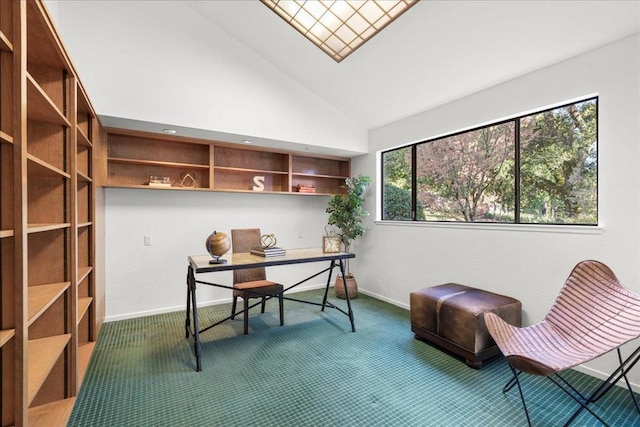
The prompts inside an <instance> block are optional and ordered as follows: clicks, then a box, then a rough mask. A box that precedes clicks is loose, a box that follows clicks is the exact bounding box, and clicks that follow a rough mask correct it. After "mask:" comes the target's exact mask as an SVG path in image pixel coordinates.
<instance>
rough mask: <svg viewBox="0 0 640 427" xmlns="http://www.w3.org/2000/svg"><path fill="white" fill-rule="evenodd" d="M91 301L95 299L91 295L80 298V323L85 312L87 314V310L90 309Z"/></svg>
mask: <svg viewBox="0 0 640 427" xmlns="http://www.w3.org/2000/svg"><path fill="white" fill-rule="evenodd" d="M91 301H93V298H91V297H81V298H78V322H77V323H78V324H79V323H80V322H81V321H82V318H83V317H84V316H85V314H87V311H89V307H90V306H91Z"/></svg>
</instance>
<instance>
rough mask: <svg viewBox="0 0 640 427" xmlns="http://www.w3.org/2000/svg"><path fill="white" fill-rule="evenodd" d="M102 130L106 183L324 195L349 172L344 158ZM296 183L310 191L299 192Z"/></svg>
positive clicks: (333, 191)
mask: <svg viewBox="0 0 640 427" xmlns="http://www.w3.org/2000/svg"><path fill="white" fill-rule="evenodd" d="M106 131H107V134H108V137H107V150H108V154H107V159H106V161H107V171H108V178H107V183H106V185H107V186H109V187H124V188H154V189H158V188H159V189H172V190H176V189H178V190H185V189H186V190H203V191H231V192H262V193H274V194H301V195H305V196H308V195H325V196H326V195H331V194H336V193H340V192H343V191H344V189H343V185H344V180H345V178H348V177H349V176H350V172H351V161H350V159H348V158H344V157H336V156H322V155H310V154H303V153H297V152H291V151H279V150H274V149H266V148H261V147H246V146H239V145H238V144H231V143H226V142H216V141H210V140H200V139H194V138H186V137H179V136H175V135H172V136H169V135H160V134H155V133H149V132H139V131H131V130H124V129H107V130H106ZM185 174H189V176H190V177H192V178H193V179H194V180H195V183H196V185H195V187H191V186H189V185H187V186H183V185H181V183H182V182H183V178H184V176H185ZM150 176H160V177H168V178H169V180H170V181H171V186H169V187H155V186H150V185H149V177H150ZM256 177H259V178H258V181H259V182H260V184H259V185H257V183H256ZM187 182H188V183H191V182H192V181H191V180H188V181H187ZM299 185H306V186H309V187H312V188H314V189H315V192H314V193H301V192H299V191H298V188H299V187H298V186H299ZM258 188H259V189H258Z"/></svg>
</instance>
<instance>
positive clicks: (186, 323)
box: [184, 266, 193, 338]
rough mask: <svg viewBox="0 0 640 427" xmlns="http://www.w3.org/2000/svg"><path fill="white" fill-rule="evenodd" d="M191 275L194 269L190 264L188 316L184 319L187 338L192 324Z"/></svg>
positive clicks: (188, 271)
mask: <svg viewBox="0 0 640 427" xmlns="http://www.w3.org/2000/svg"><path fill="white" fill-rule="evenodd" d="M191 275H193V270H192V269H191V266H189V268H188V269H187V316H186V318H185V320H184V329H185V338H189V326H190V324H191V285H190V277H191Z"/></svg>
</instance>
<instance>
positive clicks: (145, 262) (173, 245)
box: [105, 188, 337, 321]
mask: <svg viewBox="0 0 640 427" xmlns="http://www.w3.org/2000/svg"><path fill="white" fill-rule="evenodd" d="M327 202H328V197H324V196H312V197H305V196H296V195H273V194H254V193H250V194H242V193H213V192H204V191H181V190H175V191H169V190H132V189H114V188H108V189H107V190H106V201H105V205H106V218H105V233H106V260H105V264H106V283H107V290H106V321H112V320H117V319H122V318H129V317H138V316H143V315H149V314H154V313H161V312H166V311H176V310H184V309H185V307H186V273H187V257H188V256H189V255H206V254H207V251H206V249H205V240H206V238H207V236H208V235H209V234H211V233H212V232H213V231H214V230H216V231H221V232H224V233H226V234H227V235H229V237H231V229H232V228H253V227H259V228H260V229H261V231H262V233H263V234H266V233H274V234H275V235H276V238H277V239H278V245H279V246H283V247H285V248H309V247H319V246H320V243H321V241H322V235H323V234H324V228H323V227H324V224H326V221H327V214H326V213H325V208H326V205H327ZM144 236H150V237H151V243H152V245H151V246H145V245H144ZM325 267H327V265H324V264H305V265H293V266H286V267H271V268H269V269H268V270H267V277H268V278H269V279H271V280H275V281H281V283H283V284H293V283H296V282H298V281H300V280H302V279H304V278H306V277H308V276H309V275H311V274H312V273H315V272H317V271H319V270H320V269H322V268H325ZM336 273H337V270H335V272H334V276H333V277H335V274H336ZM207 277H208V279H207ZM326 277H327V276H326V275H323V276H322V277H319V278H316V279H314V280H312V281H310V282H309V283H307V284H305V285H301V286H300V289H303V288H305V287H306V288H309V287H314V286H321V285H323V284H326ZM198 278H199V279H203V280H211V281H215V282H216V283H221V284H225V285H231V283H232V276H231V273H230V272H223V273H215V274H210V275H199V276H198ZM230 300H231V294H230V292H229V291H228V290H226V289H220V288H214V287H207V286H199V288H198V304H199V305H200V304H210V303H220V302H228V301H230Z"/></svg>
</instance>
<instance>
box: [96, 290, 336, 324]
mask: <svg viewBox="0 0 640 427" xmlns="http://www.w3.org/2000/svg"><path fill="white" fill-rule="evenodd" d="M325 286H326V283H323V284H315V285H307V286H300V287H299V288H295V289H292V290H291V291H289V292H287V293H292V294H293V293H297V292H304V291H312V290H315V289H322V288H324V287H325ZM285 295H286V294H285ZM231 301H232V298H231V297H229V298H223V299H218V300H211V301H203V302H200V301H199V302H198V307H207V306H211V305H220V304H229V303H230V302H231ZM184 310H185V306H184V304H183V305H179V306H174V307H162V308H158V309H154V310H147V311H136V312H132V313H125V314H118V315H115V316H106V317H105V318H104V323H109V322H116V321H118V320H127V319H136V318H138V317H146V316H154V315H156V314H164V313H173V312H174V311H184Z"/></svg>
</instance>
